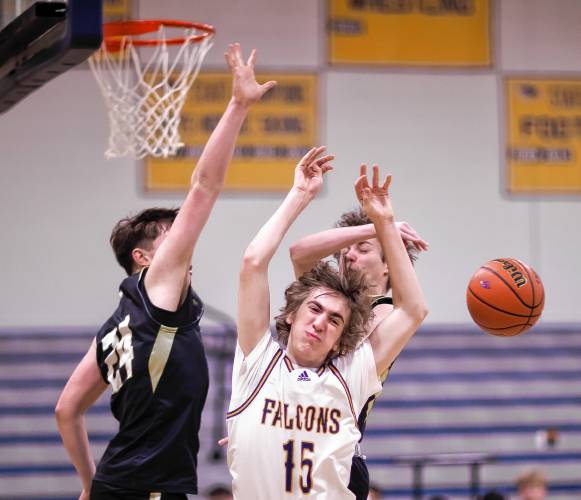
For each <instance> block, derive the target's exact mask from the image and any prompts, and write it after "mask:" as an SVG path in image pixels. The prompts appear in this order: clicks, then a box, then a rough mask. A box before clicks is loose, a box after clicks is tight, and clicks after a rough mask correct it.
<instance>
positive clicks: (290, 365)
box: [284, 354, 294, 373]
mask: <svg viewBox="0 0 581 500" xmlns="http://www.w3.org/2000/svg"><path fill="white" fill-rule="evenodd" d="M284 364H285V365H286V367H287V368H288V371H289V373H290V372H292V371H293V370H294V366H293V362H292V361H291V359H290V358H289V357H288V356H287V355H286V354H285V355H284Z"/></svg>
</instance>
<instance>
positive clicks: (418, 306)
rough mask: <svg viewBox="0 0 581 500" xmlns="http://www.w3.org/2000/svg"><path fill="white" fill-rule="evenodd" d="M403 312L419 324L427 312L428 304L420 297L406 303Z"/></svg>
mask: <svg viewBox="0 0 581 500" xmlns="http://www.w3.org/2000/svg"><path fill="white" fill-rule="evenodd" d="M404 309H405V312H406V314H407V315H408V317H409V318H410V319H411V321H412V322H413V323H415V324H416V325H417V326H419V325H420V324H421V323H422V322H423V321H424V319H426V316H427V315H428V313H429V309H428V305H427V304H426V302H425V300H423V299H420V300H416V301H413V302H412V303H409V304H406V305H405V307H404Z"/></svg>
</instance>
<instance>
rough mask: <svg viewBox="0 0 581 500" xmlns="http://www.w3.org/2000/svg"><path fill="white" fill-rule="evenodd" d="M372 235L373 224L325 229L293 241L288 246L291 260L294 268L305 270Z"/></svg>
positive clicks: (373, 234) (372, 236)
mask: <svg viewBox="0 0 581 500" xmlns="http://www.w3.org/2000/svg"><path fill="white" fill-rule="evenodd" d="M374 237H375V227H374V226H373V224H365V225H361V226H349V227H337V228H334V229H327V230H326V231H321V232H319V233H315V234H310V235H308V236H305V237H304V238H301V239H300V240H298V241H296V242H294V243H293V244H292V245H291V247H290V256H291V260H292V262H293V264H294V266H295V269H300V270H301V271H302V272H305V271H308V270H309V269H311V268H312V267H313V266H314V265H315V264H316V263H317V262H318V261H319V260H321V259H324V258H325V257H328V256H329V255H333V254H335V253H337V252H339V251H340V250H341V249H342V248H345V247H348V246H349V245H352V244H354V243H357V242H358V241H362V240H367V239H369V238H374Z"/></svg>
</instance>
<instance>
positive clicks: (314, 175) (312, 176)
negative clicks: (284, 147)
mask: <svg viewBox="0 0 581 500" xmlns="http://www.w3.org/2000/svg"><path fill="white" fill-rule="evenodd" d="M326 149H327V148H326V147H325V146H319V147H316V148H312V149H311V150H310V151H309V152H308V153H307V154H306V155H305V156H303V157H302V159H301V161H300V162H299V163H298V164H297V166H296V168H295V179H294V183H293V188H294V189H297V190H298V191H302V192H304V193H306V194H307V195H309V196H311V197H315V196H316V195H317V194H318V193H319V191H321V188H322V187H323V175H325V174H326V173H327V172H329V170H333V167H332V166H331V161H333V160H334V159H335V155H323V156H320V155H321V154H323V153H324V152H325V151H326Z"/></svg>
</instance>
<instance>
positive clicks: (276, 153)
mask: <svg viewBox="0 0 581 500" xmlns="http://www.w3.org/2000/svg"><path fill="white" fill-rule="evenodd" d="M257 80H258V81H259V82H265V81H268V80H276V81H277V82H278V85H277V86H276V87H274V88H273V89H271V90H270V91H269V92H268V93H267V94H265V95H264V96H263V98H262V100H261V101H260V102H258V103H256V104H254V105H253V106H252V108H251V110H250V112H249V114H248V117H247V118H246V121H245V122H244V125H243V127H242V130H241V132H240V136H239V138H238V141H237V142H236V148H235V151H234V157H233V160H232V162H231V164H230V167H229V168H228V173H227V175H226V182H225V189H227V190H238V191H286V190H287V189H289V188H290V187H291V186H292V183H293V177H294V168H295V166H296V164H297V162H298V160H300V158H301V157H302V156H303V155H304V154H305V153H306V152H307V151H308V150H309V149H311V147H313V146H315V145H317V139H318V126H317V85H318V84H317V81H318V80H317V77H316V75H314V74H260V75H257ZM231 86H232V77H231V75H230V74H229V73H223V74H222V73H202V74H200V75H198V78H197V79H196V82H195V83H194V85H193V87H192V89H191V90H190V93H189V95H188V98H187V100H186V103H185V105H184V110H183V112H182V117H181V123H180V135H181V140H182V142H183V143H184V147H183V148H182V149H181V150H180V151H179V153H178V155H177V156H176V157H174V158H166V159H164V158H146V160H145V187H146V189H147V190H151V191H164V190H165V191H167V190H170V191H175V190H187V189H188V188H189V185H190V176H191V174H192V169H193V167H194V166H195V164H196V161H197V160H198V159H199V157H200V154H201V153H202V149H203V148H204V145H205V144H206V142H207V140H208V138H209V137H210V134H211V133H212V131H213V130H214V128H215V126H216V125H217V123H218V121H219V120H220V117H221V116H222V113H223V112H224V110H225V109H226V105H227V104H228V101H229V100H230V96H231Z"/></svg>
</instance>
